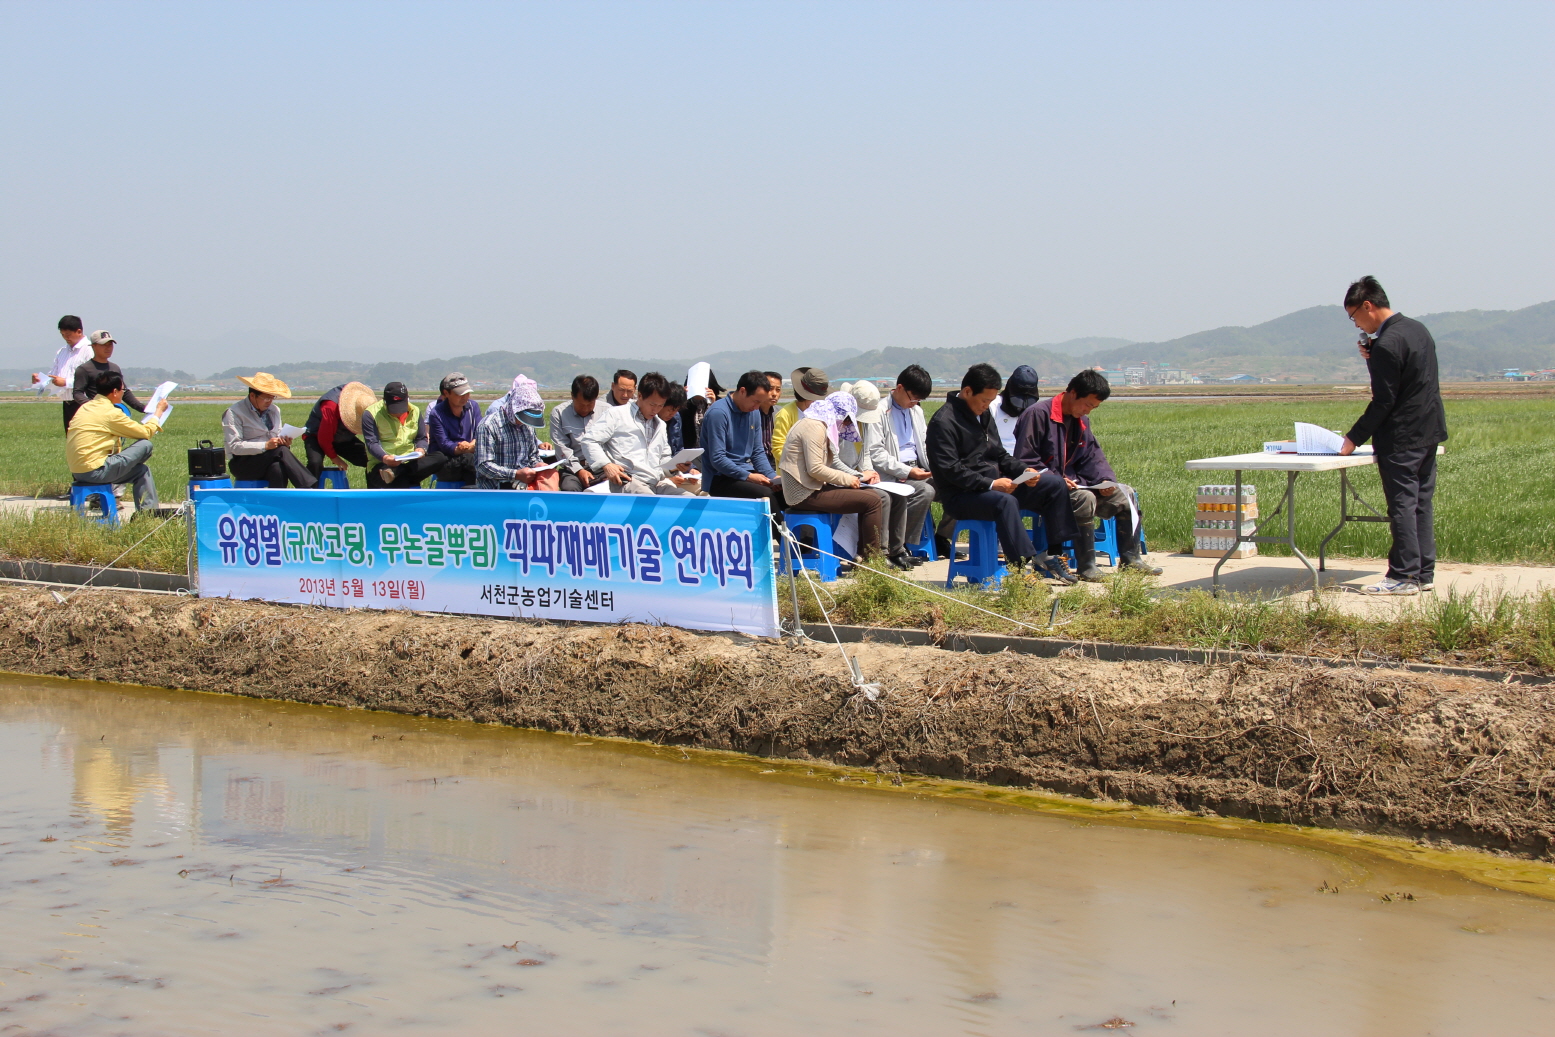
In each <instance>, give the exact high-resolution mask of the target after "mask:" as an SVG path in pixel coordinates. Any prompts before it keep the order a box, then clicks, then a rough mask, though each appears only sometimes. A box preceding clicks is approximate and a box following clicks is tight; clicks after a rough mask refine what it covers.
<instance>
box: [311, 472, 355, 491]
mask: <svg viewBox="0 0 1555 1037" xmlns="http://www.w3.org/2000/svg"><path fill="white" fill-rule="evenodd" d="M326 486H328V487H333V488H334V489H337V490H346V489H350V487H351V480H350V479H349V478H348V477H347V476H346V473H345V469H343V468H326V469H324V470H323V471H322V472H320V473H319V482H318V486H317V487H315V489H320V490H322V489H324V488H325V487H326Z"/></svg>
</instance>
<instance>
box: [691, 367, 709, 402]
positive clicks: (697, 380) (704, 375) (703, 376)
mask: <svg viewBox="0 0 1555 1037" xmlns="http://www.w3.org/2000/svg"><path fill="white" fill-rule="evenodd" d="M712 374H713V365H712V364H709V363H708V362H707V361H705V360H703V361H699V362H697V363H695V364H692V365H691V367H690V368H689V369H688V370H687V371H686V399H688V400H689V399H691V398H692V397H693V396H701V395H702V394H703V393H705V392H707V382H708V379H709V378H711V377H712Z"/></svg>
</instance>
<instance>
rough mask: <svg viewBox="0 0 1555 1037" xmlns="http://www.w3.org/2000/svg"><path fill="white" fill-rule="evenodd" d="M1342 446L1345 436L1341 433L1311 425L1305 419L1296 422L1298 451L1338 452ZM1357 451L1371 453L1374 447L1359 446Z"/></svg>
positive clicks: (1308, 452) (1301, 452) (1311, 452)
mask: <svg viewBox="0 0 1555 1037" xmlns="http://www.w3.org/2000/svg"><path fill="white" fill-rule="evenodd" d="M1342 446H1344V436H1343V435H1341V434H1340V433H1338V432H1331V431H1329V430H1328V429H1326V428H1324V427H1323V426H1321V425H1309V424H1308V423H1307V422H1305V421H1298V422H1296V453H1298V454H1337V453H1339V448H1340V447H1342ZM1355 452H1356V453H1357V454H1369V453H1371V452H1372V448H1371V446H1370V445H1367V446H1358V447H1356V448H1355Z"/></svg>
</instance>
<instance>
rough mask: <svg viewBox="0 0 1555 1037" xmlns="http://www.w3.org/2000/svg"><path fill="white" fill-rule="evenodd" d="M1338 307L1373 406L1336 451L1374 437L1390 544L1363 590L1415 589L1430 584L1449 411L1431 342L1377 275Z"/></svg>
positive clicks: (1364, 280)
mask: <svg viewBox="0 0 1555 1037" xmlns="http://www.w3.org/2000/svg"><path fill="white" fill-rule="evenodd" d="M1344 309H1345V312H1346V313H1348V314H1349V315H1350V320H1352V321H1354V322H1355V326H1356V327H1358V328H1360V329H1361V332H1362V334H1361V341H1360V342H1359V343H1357V346H1358V348H1359V349H1360V351H1361V356H1363V357H1365V358H1366V369H1367V370H1368V371H1370V372H1371V404H1370V406H1368V407H1367V408H1366V410H1365V412H1364V413H1363V414H1362V415H1361V416H1360V419H1359V420H1358V421H1356V423H1355V425H1354V426H1353V427H1352V428H1351V429H1350V434H1349V435H1347V436H1345V437H1344V443H1343V444H1341V445H1340V447H1339V453H1340V454H1353V453H1354V452H1355V448H1356V447H1358V446H1360V445H1361V444H1362V443H1364V442H1366V441H1367V440H1368V439H1375V441H1376V452H1377V471H1378V473H1380V474H1381V476H1382V492H1383V495H1384V496H1386V497H1387V499H1388V522H1389V524H1390V525H1391V526H1392V529H1393V548H1392V550H1390V551H1389V552H1388V575H1387V577H1386V578H1385V579H1383V580H1380V581H1379V582H1377V583H1374V584H1372V585H1371V586H1369V587H1363V588H1361V589H1362V590H1364V591H1365V592H1366V593H1367V594H1401V595H1402V594H1419V593H1420V592H1421V591H1423V590H1427V591H1428V590H1434V589H1435V586H1436V530H1435V527H1434V525H1433V522H1432V517H1433V516H1432V498H1433V497H1434V496H1435V494H1436V445H1437V444H1438V443H1441V442H1443V441H1445V440H1446V439H1447V415H1446V413H1445V412H1444V411H1443V409H1442V392H1441V388H1440V386H1439V385H1438V384H1437V380H1436V341H1435V340H1434V339H1433V338H1431V333H1430V332H1429V331H1427V330H1426V327H1425V325H1424V324H1421V323H1420V322H1419V321H1417V320H1410V319H1409V318H1408V317H1405V316H1403V315H1401V314H1397V313H1394V312H1393V311H1392V309H1390V308H1389V306H1388V294H1387V293H1386V292H1384V291H1383V290H1382V285H1380V284H1378V283H1377V279H1376V278H1375V277H1369V276H1368V277H1363V278H1361V279H1360V280H1359V281H1356V282H1355V283H1354V284H1352V285H1350V289H1349V291H1347V292H1345V295H1344Z"/></svg>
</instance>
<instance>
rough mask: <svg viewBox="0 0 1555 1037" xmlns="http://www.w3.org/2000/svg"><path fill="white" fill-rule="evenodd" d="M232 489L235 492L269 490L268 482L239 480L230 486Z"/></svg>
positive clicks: (267, 480) (262, 480)
mask: <svg viewBox="0 0 1555 1037" xmlns="http://www.w3.org/2000/svg"><path fill="white" fill-rule="evenodd" d="M232 488H233V489H236V490H268V489H269V488H270V480H269V479H239V480H237V481H236V482H234V483H233V484H232Z"/></svg>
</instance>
